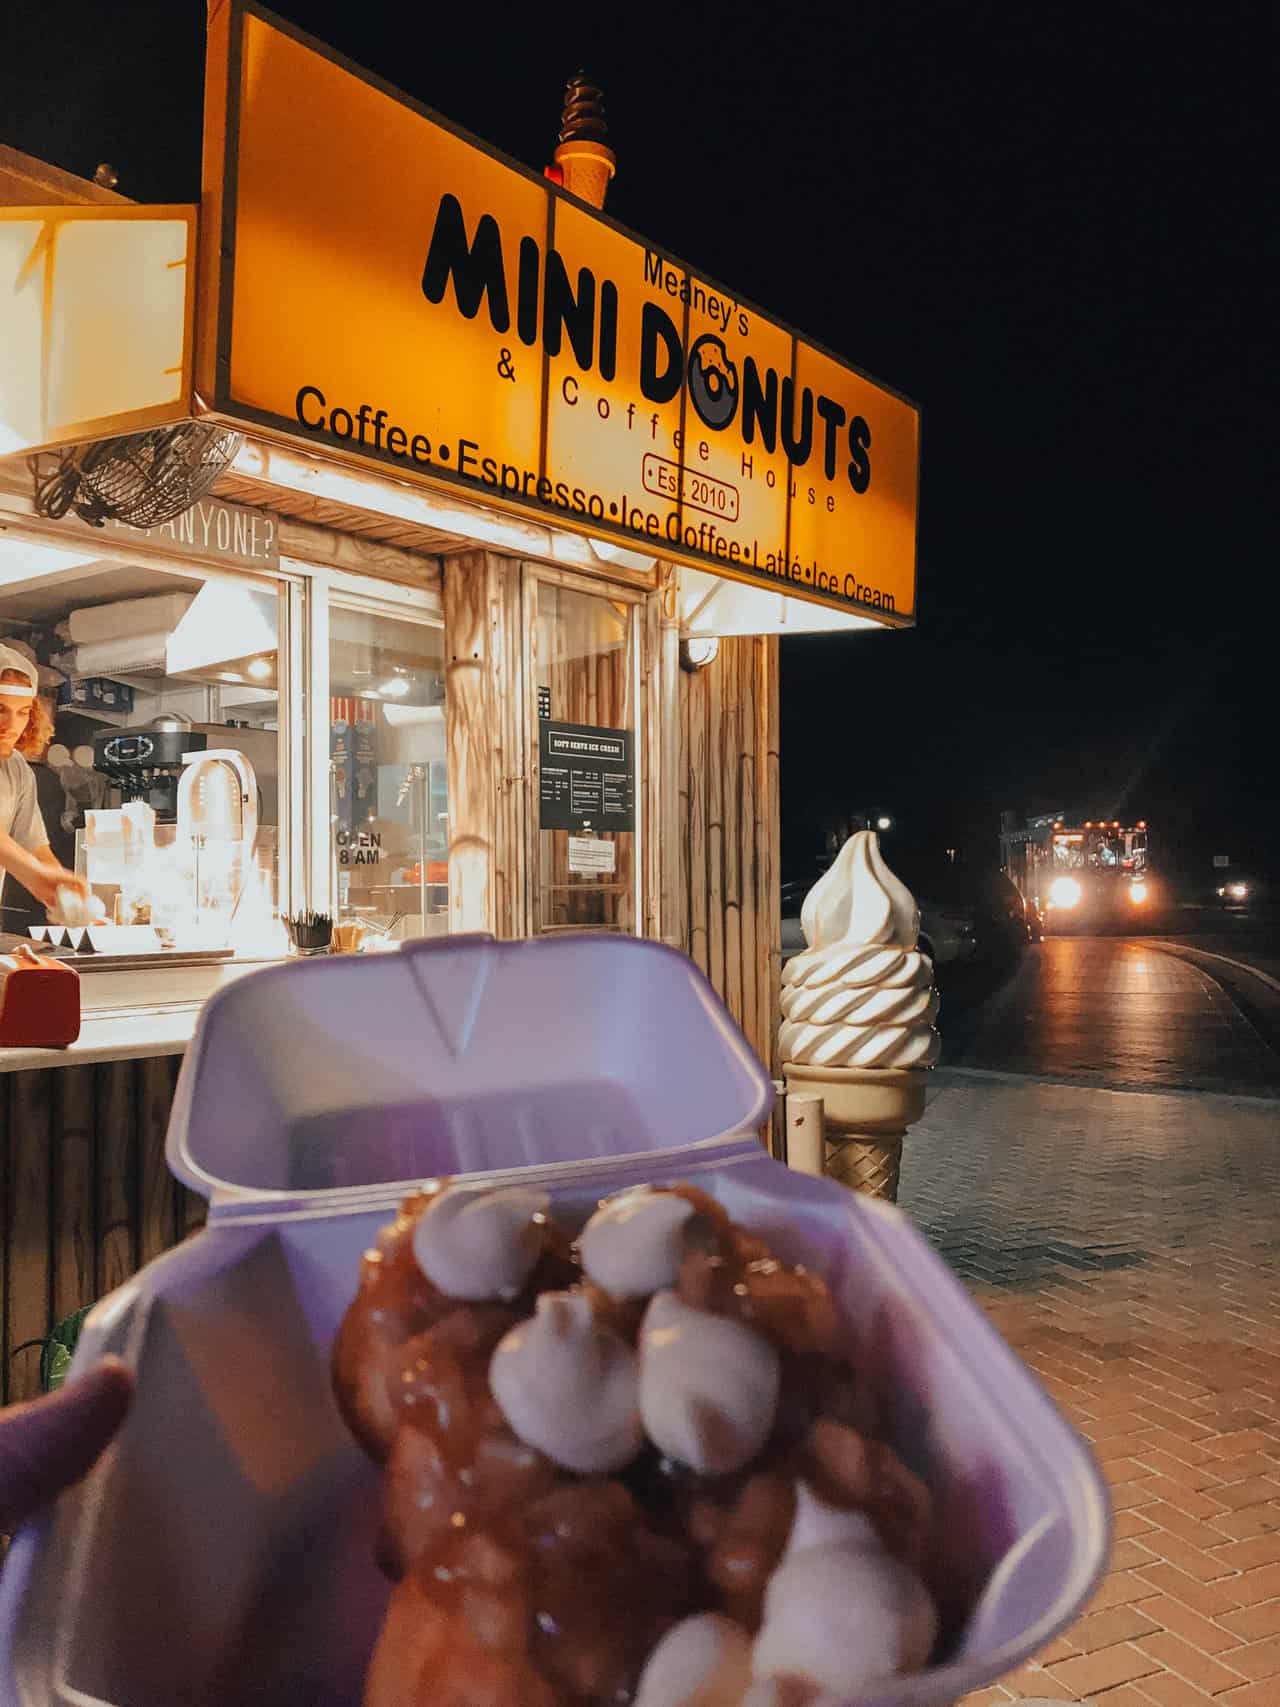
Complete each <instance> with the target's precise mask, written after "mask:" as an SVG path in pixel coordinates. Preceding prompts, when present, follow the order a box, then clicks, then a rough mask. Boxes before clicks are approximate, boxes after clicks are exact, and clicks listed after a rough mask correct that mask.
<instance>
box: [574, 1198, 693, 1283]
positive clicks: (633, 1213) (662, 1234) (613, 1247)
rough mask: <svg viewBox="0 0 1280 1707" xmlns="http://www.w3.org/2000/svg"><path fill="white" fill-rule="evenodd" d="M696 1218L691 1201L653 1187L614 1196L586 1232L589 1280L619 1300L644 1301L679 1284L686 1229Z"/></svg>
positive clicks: (585, 1259) (584, 1254)
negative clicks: (681, 1254)
mask: <svg viewBox="0 0 1280 1707" xmlns="http://www.w3.org/2000/svg"><path fill="white" fill-rule="evenodd" d="M692 1214H693V1205H692V1203H690V1202H689V1201H688V1199H687V1198H684V1197H677V1196H675V1194H674V1193H673V1192H669V1191H654V1190H653V1188H652V1187H651V1186H647V1185H642V1186H638V1187H637V1188H636V1189H635V1190H634V1191H624V1192H623V1193H621V1195H620V1196H618V1197H614V1198H610V1200H609V1201H608V1202H607V1203H603V1204H601V1206H600V1208H599V1209H597V1210H596V1212H595V1214H594V1215H593V1216H592V1217H591V1219H590V1221H588V1222H587V1224H586V1226H585V1227H584V1228H583V1230H582V1240H581V1244H580V1246H579V1249H580V1250H581V1252H582V1266H583V1269H584V1270H585V1271H586V1275H587V1278H588V1279H589V1280H592V1281H594V1282H595V1284H596V1285H597V1286H600V1287H603V1288H604V1290H605V1291H606V1292H611V1293H612V1294H613V1295H614V1296H615V1297H616V1298H643V1297H645V1296H646V1294H648V1293H650V1292H660V1291H662V1289H663V1288H664V1287H668V1286H674V1285H675V1281H676V1274H677V1272H678V1270H679V1267H680V1229H681V1227H683V1225H684V1224H685V1222H686V1221H687V1220H688V1219H689V1217H690V1216H691V1215H692Z"/></svg>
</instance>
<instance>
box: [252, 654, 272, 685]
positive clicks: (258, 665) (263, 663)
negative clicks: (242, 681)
mask: <svg viewBox="0 0 1280 1707" xmlns="http://www.w3.org/2000/svg"><path fill="white" fill-rule="evenodd" d="M249 674H250V675H251V676H252V677H253V679H254V681H255V682H265V681H269V680H270V679H271V676H272V675H273V674H274V666H273V665H272V663H271V660H270V658H255V659H254V660H253V662H252V663H251V664H250V665H249Z"/></svg>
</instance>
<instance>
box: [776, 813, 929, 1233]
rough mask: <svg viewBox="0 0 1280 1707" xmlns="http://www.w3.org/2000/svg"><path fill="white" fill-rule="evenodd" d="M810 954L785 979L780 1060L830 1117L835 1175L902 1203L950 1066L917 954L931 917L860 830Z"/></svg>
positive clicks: (816, 900)
mask: <svg viewBox="0 0 1280 1707" xmlns="http://www.w3.org/2000/svg"><path fill="white" fill-rule="evenodd" d="M800 922H801V925H802V927H803V929H804V939H805V941H806V943H808V945H809V946H808V948H807V949H806V950H805V952H804V953H803V954H798V955H796V956H795V958H794V959H793V960H790V961H789V962H788V963H787V966H786V968H785V970H784V972H783V975H782V1015H783V1024H782V1029H781V1031H780V1032H779V1034H778V1053H779V1055H780V1056H781V1058H782V1061H783V1072H784V1075H785V1077H786V1083H787V1090H788V1092H795V1093H799V1094H806V1093H807V1094H809V1095H813V1096H820V1097H821V1098H822V1099H823V1102H824V1105H825V1116H826V1134H827V1157H826V1171H827V1173H828V1174H830V1175H832V1176H833V1177H834V1178H836V1179H839V1180H842V1181H843V1182H844V1183H845V1184H846V1185H849V1186H852V1187H853V1188H854V1189H855V1190H857V1191H863V1192H867V1193H869V1194H870V1195H872V1196H875V1197H884V1198H887V1199H889V1201H890V1202H894V1201H896V1199H897V1195H898V1171H899V1168H900V1166H901V1161H902V1140H903V1137H904V1135H905V1133H906V1130H907V1128H908V1126H910V1125H911V1124H912V1122H913V1121H916V1120H918V1119H919V1118H920V1116H921V1115H922V1114H923V1113H924V1092H925V1084H926V1080H927V1076H928V1070H929V1068H930V1067H932V1066H933V1065H934V1063H935V1062H936V1061H937V1059H938V1047H939V1044H938V1034H937V1032H936V1031H935V1030H934V1024H933V1022H934V1020H935V1019H936V1018H937V1014H938V995H937V991H936V990H935V989H934V987H933V965H932V962H931V961H930V960H928V959H927V958H926V956H924V955H923V954H921V953H920V952H919V951H918V949H917V948H916V943H917V940H918V938H919V934H920V910H919V908H918V907H917V906H916V903H915V901H914V899H913V898H912V895H911V892H910V891H909V890H908V889H907V888H906V886H905V885H904V884H902V883H901V882H899V880H898V879H897V878H896V877H895V876H894V875H893V873H892V872H891V871H890V870H889V868H888V866H887V865H886V864H885V863H884V856H883V855H882V854H881V852H880V842H879V838H878V837H877V836H876V835H875V833H874V832H873V831H871V830H860V831H858V833H857V834H856V835H853V836H851V837H850V838H849V840H848V841H847V842H846V843H845V845H844V847H843V848H842V849H841V850H840V856H839V858H838V859H837V860H836V862H835V864H834V865H833V866H832V867H831V869H830V870H829V871H828V872H827V873H826V874H825V875H824V876H823V877H822V878H820V879H819V881H818V883H817V884H816V885H815V886H814V888H813V889H811V890H810V892H809V895H808V897H807V898H806V900H805V904H804V909H803V911H802V913H801V915H800Z"/></svg>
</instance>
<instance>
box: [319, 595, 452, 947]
mask: <svg viewBox="0 0 1280 1707" xmlns="http://www.w3.org/2000/svg"><path fill="white" fill-rule="evenodd" d="M299 567H303V566H302V565H299ZM305 567H306V568H307V569H308V570H309V573H310V599H309V604H310V612H309V616H310V620H309V623H308V637H307V638H308V646H307V665H308V669H307V677H308V703H309V705H310V706H312V707H317V708H327V707H328V704H329V700H330V697H331V687H330V658H329V648H330V639H331V624H330V612H331V611H332V610H334V609H340V610H347V611H356V612H359V613H360V614H362V615H365V616H373V617H378V616H381V617H386V618H387V619H388V620H390V621H394V622H409V623H414V624H417V625H418V626H420V627H422V628H434V629H438V630H439V631H440V633H441V634H442V635H443V633H444V626H445V622H444V603H443V600H442V598H441V596H440V594H439V593H438V592H437V591H435V590H433V589H430V588H426V587H416V586H412V585H410V584H408V583H405V582H399V581H383V580H381V579H379V578H377V577H375V576H369V575H356V574H352V573H350V572H348V571H346V570H339V569H330V568H324V567H321V566H318V565H314V566H313V565H307V566H305ZM446 655H447V654H446ZM302 717H303V720H304V721H305V722H308V723H309V730H308V733H309V736H310V748H309V752H308V754H307V765H306V768H307V779H308V785H309V787H308V793H309V795H310V799H309V801H308V802H307V803H306V804H305V805H304V806H303V807H302V808H301V810H302V812H303V815H304V816H305V821H306V843H307V852H306V868H307V893H308V897H309V899H308V902H307V905H308V906H309V907H310V908H311V909H312V910H314V911H315V912H323V913H328V914H329V915H330V917H336V908H337V899H338V897H337V889H336V873H335V867H334V862H333V857H332V848H331V840H332V836H331V831H332V826H331V823H330V795H329V742H328V739H327V731H328V727H329V722H328V716H327V711H326V713H325V715H324V716H323V717H317V716H315V715H314V714H313V715H312V716H311V717H310V718H309V719H308V718H307V717H306V713H305V709H304V710H303V712H302ZM322 733H323V734H324V735H325V736H326V738H323V739H322V738H321V737H322Z"/></svg>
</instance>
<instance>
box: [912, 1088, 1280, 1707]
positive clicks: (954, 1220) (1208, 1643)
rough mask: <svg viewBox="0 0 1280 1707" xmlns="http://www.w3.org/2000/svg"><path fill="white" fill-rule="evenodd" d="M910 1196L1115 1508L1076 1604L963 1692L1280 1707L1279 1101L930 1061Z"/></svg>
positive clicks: (1114, 1703) (1136, 1706) (969, 1704)
mask: <svg viewBox="0 0 1280 1707" xmlns="http://www.w3.org/2000/svg"><path fill="white" fill-rule="evenodd" d="M901 1203H902V1207H903V1208H904V1209H905V1210H906V1211H907V1213H908V1214H909V1215H911V1217H912V1218H913V1219H914V1220H915V1221H916V1223H917V1224H918V1225H919V1226H920V1227H921V1228H922V1229H923V1230H924V1232H925V1233H926V1235H927V1236H928V1237H929V1238H930V1240H931V1241H932V1242H933V1243H934V1244H935V1245H936V1246H937V1247H938V1248H939V1249H940V1250H941V1251H942V1253H943V1255H944V1256H945V1257H946V1258H947V1259H948V1261H949V1262H950V1263H951V1264H952V1265H953V1267H954V1268H955V1269H956V1270H957V1272H958V1273H959V1274H960V1275H961V1276H962V1277H963V1279H964V1280H965V1281H966V1282H967V1283H968V1284H969V1285H970V1287H971V1288H972V1290H973V1291H974V1292H975V1294H976V1295H977V1297H978V1299H979V1300H980V1302H981V1303H982V1304H983V1305H984V1307H985V1308H986V1310H987V1311H988V1313H989V1315H990V1316H991V1318H992V1320H993V1321H994V1322H995V1323H996V1325H997V1326H998V1327H999V1329H1000V1331H1001V1332H1002V1333H1003V1334H1004V1335H1005V1336H1006V1338H1007V1339H1008V1340H1009V1341H1010V1342H1011V1343H1012V1344H1013V1345H1014V1346H1015V1347H1016V1349H1017V1350H1018V1351H1019V1353H1020V1354H1021V1355H1022V1356H1023V1357H1024V1358H1025V1359H1026V1361H1027V1362H1028V1363H1029V1364H1030V1365H1031V1367H1032V1368H1033V1369H1035V1370H1036V1371H1037V1373H1038V1374H1039V1376H1040V1378H1041V1380H1042V1381H1043V1382H1044V1384H1045V1386H1046V1387H1047V1388H1048V1389H1049V1391H1050V1392H1051V1393H1052V1394H1053V1396H1054V1398H1055V1399H1056V1400H1057V1402H1058V1403H1059V1404H1060V1405H1061V1407H1062V1409H1063V1410H1064V1411H1065V1412H1066V1414H1067V1415H1068V1416H1069V1417H1070V1418H1071V1419H1072V1420H1073V1421H1074V1423H1075V1424H1076V1426H1077V1427H1078V1428H1079V1429H1080V1430H1081V1432H1082V1433H1083V1434H1084V1435H1085V1436H1086V1437H1087V1438H1088V1439H1089V1440H1090V1441H1092V1442H1093V1447H1094V1451H1095V1452H1096V1453H1097V1455H1098V1458H1099V1459H1100V1460H1101V1462H1102V1464H1103V1466H1104V1469H1105V1471H1106V1474H1107V1476H1108V1478H1109V1480H1110V1483H1111V1487H1112V1493H1113V1498H1114V1502H1115V1508H1116V1514H1117V1525H1116V1550H1115V1555H1114V1558H1113V1561H1112V1568H1111V1572H1110V1574H1109V1576H1108V1577H1107V1579H1106V1581H1105V1582H1104V1583H1103V1586H1102V1589H1101V1591H1100V1592H1099V1594H1098V1595H1097V1597H1096V1599H1095V1600H1094V1602H1093V1604H1092V1606H1091V1607H1090V1608H1089V1611H1088V1613H1087V1615H1086V1616H1085V1617H1084V1618H1083V1619H1082V1620H1081V1621H1080V1622H1079V1623H1078V1624H1077V1625H1076V1626H1075V1627H1074V1629H1072V1630H1071V1631H1070V1632H1069V1633H1068V1634H1067V1636H1066V1637H1065V1638H1064V1639H1062V1640H1061V1641H1058V1642H1055V1643H1054V1644H1053V1646H1052V1647H1051V1648H1050V1649H1049V1650H1048V1651H1047V1652H1046V1653H1044V1654H1042V1655H1040V1656H1039V1660H1038V1662H1037V1664H1035V1665H1033V1666H1031V1667H1029V1668H1027V1669H1026V1670H1025V1671H1023V1672H1021V1673H1019V1674H1018V1675H1016V1676H1014V1677H1011V1678H1007V1679H1006V1680H1005V1681H1004V1682H1003V1683H1002V1684H1001V1685H1000V1686H999V1687H997V1688H994V1689H991V1690H984V1691H981V1692H980V1693H979V1694H977V1695H974V1696H970V1697H969V1698H968V1700H967V1701H966V1703H965V1704H964V1707H995V1704H996V1703H1003V1702H1010V1701H1019V1700H1026V1699H1035V1698H1039V1699H1045V1698H1048V1699H1050V1700H1058V1699H1061V1700H1064V1701H1086V1700H1087V1701H1089V1702H1092V1703H1095V1704H1096V1707H1203V1704H1204V1703H1207V1702H1214V1703H1216V1704H1217V1707H1280V1102H1274V1101H1264V1100H1261V1099H1258V1100H1255V1099H1247V1098H1232V1097H1225V1096H1201V1095H1186V1094H1177V1093H1168V1094H1150V1093H1141V1092H1116V1091H1107V1090H1099V1089H1094V1088H1091V1087H1090V1088H1085V1087H1081V1086H1078V1085H1062V1084H1052V1083H1048V1082H1044V1081H1037V1080H1031V1079H1018V1078H1001V1077H997V1076H995V1075H987V1074H978V1073H963V1072H958V1071H952V1072H945V1071H944V1072H940V1073H939V1075H938V1088H937V1092H936V1094H935V1095H934V1097H933V1099H932V1101H931V1103H930V1107H929V1109H928V1112H927V1113H926V1115H925V1118H924V1120H923V1121H921V1122H920V1124H919V1125H918V1126H917V1127H915V1128H914V1129H913V1130H912V1132H911V1133H910V1134H909V1135H908V1139H907V1145H906V1151H905V1157H904V1162H903V1170H902V1192H901Z"/></svg>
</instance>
